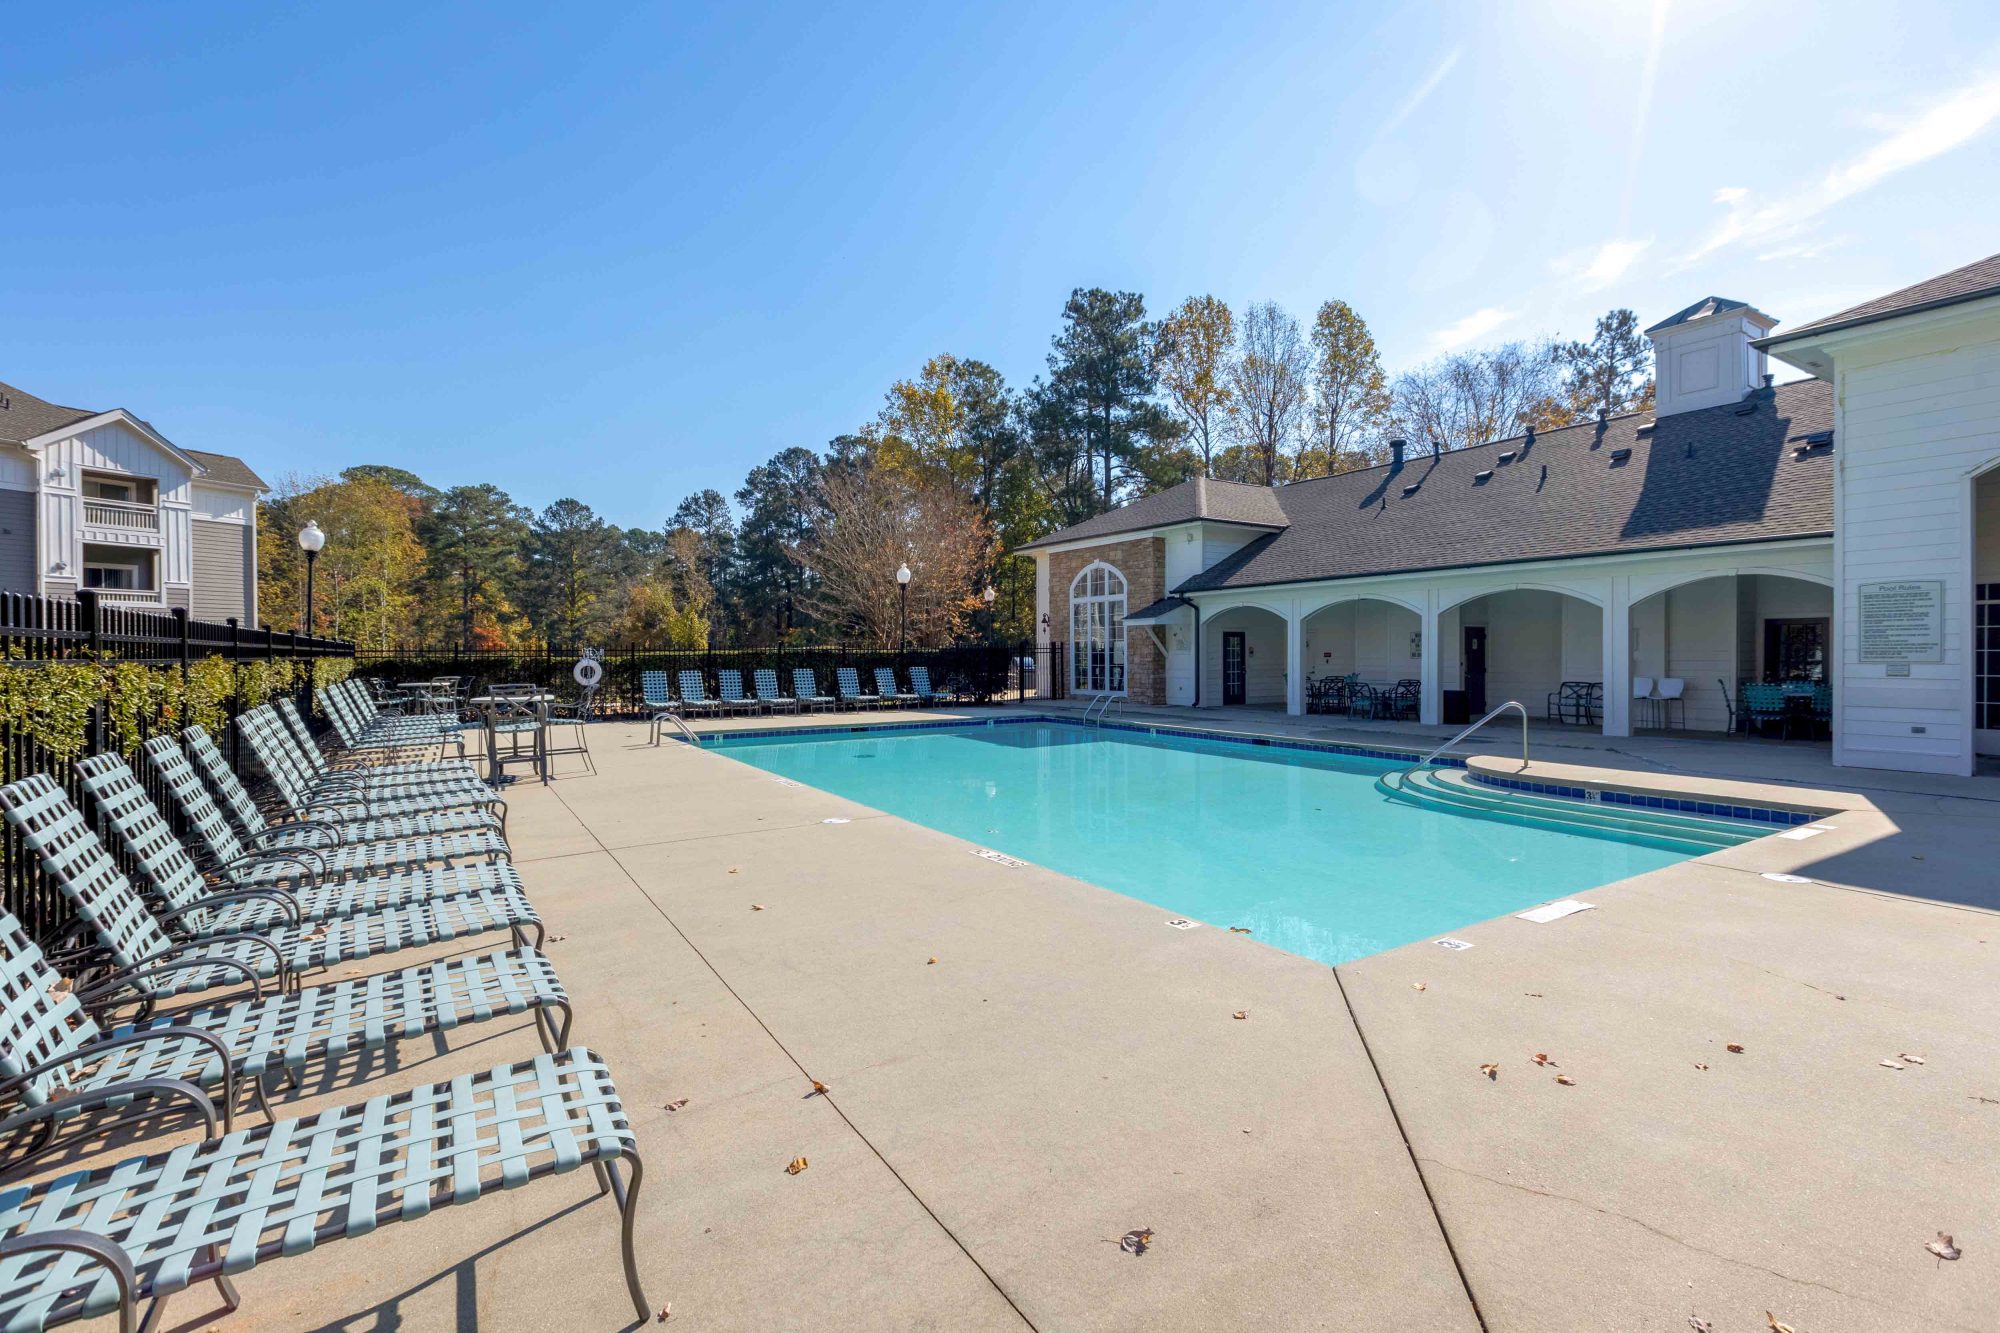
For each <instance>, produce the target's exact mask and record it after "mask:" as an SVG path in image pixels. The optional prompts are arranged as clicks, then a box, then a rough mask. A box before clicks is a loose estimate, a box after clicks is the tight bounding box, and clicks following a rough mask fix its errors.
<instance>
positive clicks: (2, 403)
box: [0, 393, 14, 412]
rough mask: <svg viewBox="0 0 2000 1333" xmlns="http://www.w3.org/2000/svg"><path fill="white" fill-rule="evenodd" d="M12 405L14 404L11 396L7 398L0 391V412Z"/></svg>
mask: <svg viewBox="0 0 2000 1333" xmlns="http://www.w3.org/2000/svg"><path fill="white" fill-rule="evenodd" d="M13 406H14V400H13V399H12V398H9V397H8V396H7V395H6V394H4V393H0V412H5V411H8V410H10V409H11V408H12V407H13Z"/></svg>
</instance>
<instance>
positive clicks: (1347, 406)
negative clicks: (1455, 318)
mask: <svg viewBox="0 0 2000 1333" xmlns="http://www.w3.org/2000/svg"><path fill="white" fill-rule="evenodd" d="M1312 348H1313V364H1312V422H1313V432H1312V446H1311V449H1310V450H1309V451H1307V450H1302V451H1301V452H1300V458H1299V464H1300V466H1299V474H1300V475H1301V476H1308V477H1310V476H1332V475H1333V474H1334V473H1336V472H1348V471H1351V470H1353V469H1354V468H1357V467H1367V466H1368V465H1369V464H1370V463H1372V462H1374V461H1375V458H1374V451H1375V446H1376V442H1377V441H1378V440H1380V439H1381V436H1382V427H1383V424H1384V423H1385V422H1386V421H1387V419H1388V415H1389V384H1388V381H1387V379H1385V378H1384V376H1383V374H1382V359H1381V357H1380V355H1379V354H1378V353H1377V352H1376V350H1375V339H1374V337H1373V336H1372V335H1371V334H1370V333H1369V332H1368V324H1367V321H1365V320H1363V319H1362V318H1361V316H1360V315H1358V314H1356V313H1355V312H1354V307H1352V306H1350V305H1348V304H1347V302H1345V301H1328V302H1326V303H1325V304H1324V305H1322V306H1320V308H1319V314H1318V315H1317V316H1316V317H1314V319H1313V327H1312Z"/></svg>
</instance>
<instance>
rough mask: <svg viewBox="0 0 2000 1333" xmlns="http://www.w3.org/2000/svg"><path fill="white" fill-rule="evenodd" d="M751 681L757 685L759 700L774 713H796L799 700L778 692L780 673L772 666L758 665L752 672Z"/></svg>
mask: <svg viewBox="0 0 2000 1333" xmlns="http://www.w3.org/2000/svg"><path fill="white" fill-rule="evenodd" d="M750 680H751V683H752V684H754V685H756V687H757V702H759V703H761V704H763V705H764V707H766V708H768V709H770V710H771V711H772V712H774V713H796V712H798V711H799V701H798V700H797V699H791V698H787V697H786V696H785V695H783V694H781V693H779V692H778V673H777V672H776V671H773V670H772V669H771V668H770V667H758V668H757V669H756V670H755V671H753V672H751V673H750Z"/></svg>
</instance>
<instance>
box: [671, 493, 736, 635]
mask: <svg viewBox="0 0 2000 1333" xmlns="http://www.w3.org/2000/svg"><path fill="white" fill-rule="evenodd" d="M677 532H685V533H689V534H691V536H692V538H693V540H692V541H689V540H686V539H683V540H681V541H679V542H676V541H675V540H674V534H675V533H677ZM667 539H668V541H667V567H668V571H669V574H670V576H671V577H672V578H673V579H674V581H675V586H676V589H677V595H678V596H679V598H680V601H681V604H682V605H683V606H687V605H694V604H696V603H697V602H698V603H699V604H700V605H701V606H702V607H704V608H705V609H706V610H707V611H708V614H709V629H710V631H711V633H713V634H716V635H717V636H720V635H721V633H722V631H724V630H725V629H726V628H727V627H728V625H729V623H730V622H731V620H732V619H733V612H734V607H735V600H736V599H735V596H734V593H735V564H736V519H735V517H734V516H733V515H732V514H731V513H730V512H729V501H727V500H725V499H723V498H722V492H721V491H718V490H716V489H714V488H713V487H711V488H709V489H707V490H703V491H697V492H695V493H694V494H693V495H690V496H689V497H688V498H687V499H685V500H683V501H681V502H680V504H679V506H678V507H676V508H675V510H674V514H673V517H672V518H670V519H668V520H667ZM697 585H698V586H699V588H700V589H701V590H702V594H701V595H700V596H699V597H697V596H695V595H693V594H694V590H695V589H696V587H697Z"/></svg>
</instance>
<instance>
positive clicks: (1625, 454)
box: [1611, 449, 1632, 467]
mask: <svg viewBox="0 0 2000 1333" xmlns="http://www.w3.org/2000/svg"><path fill="white" fill-rule="evenodd" d="M1631 457H1632V451H1631V450H1630V449H1613V450H1612V451H1611V465H1612V466H1613V467H1616V466H1618V464H1620V463H1623V462H1625V461H1626V460H1627V459H1629V458H1631Z"/></svg>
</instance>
